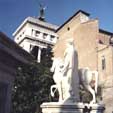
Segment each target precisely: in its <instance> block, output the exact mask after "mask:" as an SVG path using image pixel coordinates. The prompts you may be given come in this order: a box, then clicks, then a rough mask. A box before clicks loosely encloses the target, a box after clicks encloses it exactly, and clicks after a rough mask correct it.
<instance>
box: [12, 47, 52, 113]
mask: <svg viewBox="0 0 113 113" xmlns="http://www.w3.org/2000/svg"><path fill="white" fill-rule="evenodd" d="M51 57H52V52H51V48H50V47H48V49H46V50H44V51H43V52H42V60H41V63H36V62H33V63H32V65H30V66H21V67H19V68H18V70H17V75H16V77H15V81H14V87H13V89H12V111H11V113H35V112H36V111H37V113H39V112H40V104H41V103H42V102H47V101H51V97H50V86H51V85H52V84H53V83H54V82H53V78H52V73H51V72H50V67H51V64H52V60H51Z"/></svg>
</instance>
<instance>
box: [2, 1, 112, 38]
mask: <svg viewBox="0 0 113 113" xmlns="http://www.w3.org/2000/svg"><path fill="white" fill-rule="evenodd" d="M39 2H41V3H43V4H44V5H45V6H46V11H45V12H46V14H45V16H46V21H48V22H49V23H53V24H56V25H61V24H63V23H64V22H65V21H66V20H67V19H68V18H69V17H70V16H72V15H73V14H74V13H76V12H77V11H78V10H80V9H81V10H84V11H86V12H88V13H90V15H91V18H98V19H99V22H100V28H102V29H105V30H107V31H110V32H113V0H0V30H1V31H2V32H4V33H6V34H7V35H8V36H9V37H12V33H13V32H14V31H15V30H16V28H17V27H18V26H19V25H20V24H21V22H22V21H23V20H24V19H25V18H26V17H28V16H32V17H38V13H39Z"/></svg>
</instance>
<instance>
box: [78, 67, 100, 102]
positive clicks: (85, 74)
mask: <svg viewBox="0 0 113 113" xmlns="http://www.w3.org/2000/svg"><path fill="white" fill-rule="evenodd" d="M79 77H80V78H79V79H80V81H81V84H82V85H83V86H84V87H85V89H87V90H88V91H89V92H90V93H91V94H92V97H93V99H92V100H91V102H90V104H94V103H96V93H97V87H98V72H97V71H91V70H90V69H89V68H84V69H80V75H79ZM93 78H95V80H93ZM92 82H93V84H91V83H92ZM92 85H93V86H94V89H93V88H92Z"/></svg>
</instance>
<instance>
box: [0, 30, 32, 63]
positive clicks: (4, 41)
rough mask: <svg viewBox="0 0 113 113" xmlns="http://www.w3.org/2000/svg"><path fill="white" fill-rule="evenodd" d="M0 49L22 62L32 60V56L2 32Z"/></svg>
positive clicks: (0, 34)
mask: <svg viewBox="0 0 113 113" xmlns="http://www.w3.org/2000/svg"><path fill="white" fill-rule="evenodd" d="M0 51H4V52H5V53H7V54H8V55H9V56H12V57H13V58H14V59H16V60H17V61H19V62H21V63H24V64H29V63H31V61H33V57H32V56H31V55H30V54H29V53H27V52H26V51H25V50H23V49H22V48H21V47H19V46H18V45H17V44H16V43H15V42H14V41H13V40H11V39H10V38H8V37H7V36H6V35H5V34H4V33H2V32H0Z"/></svg>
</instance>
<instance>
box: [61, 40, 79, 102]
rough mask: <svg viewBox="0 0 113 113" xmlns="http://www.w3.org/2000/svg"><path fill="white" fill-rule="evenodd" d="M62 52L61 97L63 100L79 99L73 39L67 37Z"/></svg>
mask: <svg viewBox="0 0 113 113" xmlns="http://www.w3.org/2000/svg"><path fill="white" fill-rule="evenodd" d="M66 46H67V48H66V50H65V52H64V67H63V69H62V72H63V76H64V77H63V81H62V84H63V98H64V100H68V99H72V100H74V101H78V100H79V83H78V82H79V78H78V58H77V52H76V51H75V48H74V42H73V39H68V40H67V43H66Z"/></svg>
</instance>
